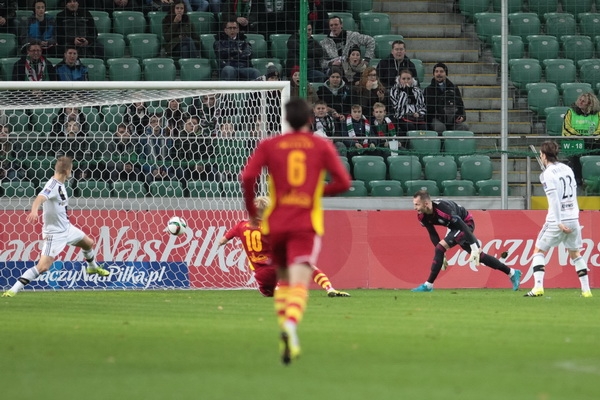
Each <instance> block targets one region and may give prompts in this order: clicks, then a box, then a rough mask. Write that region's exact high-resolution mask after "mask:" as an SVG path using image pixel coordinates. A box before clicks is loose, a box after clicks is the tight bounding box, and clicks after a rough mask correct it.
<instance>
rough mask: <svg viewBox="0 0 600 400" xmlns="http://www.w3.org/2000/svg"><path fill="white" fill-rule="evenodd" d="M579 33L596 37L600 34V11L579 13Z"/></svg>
mask: <svg viewBox="0 0 600 400" xmlns="http://www.w3.org/2000/svg"><path fill="white" fill-rule="evenodd" d="M578 26H579V33H581V34H582V35H584V36H589V37H591V38H595V37H596V36H598V35H600V13H583V14H579V24H578Z"/></svg>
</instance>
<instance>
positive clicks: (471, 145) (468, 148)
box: [442, 131, 477, 163]
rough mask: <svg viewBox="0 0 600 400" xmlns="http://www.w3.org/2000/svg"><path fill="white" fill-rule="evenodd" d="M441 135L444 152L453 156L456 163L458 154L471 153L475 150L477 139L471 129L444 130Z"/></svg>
mask: <svg viewBox="0 0 600 400" xmlns="http://www.w3.org/2000/svg"><path fill="white" fill-rule="evenodd" d="M461 136H462V138H461ZM466 136H468V137H472V138H473V139H470V138H468V137H466ZM442 137H444V153H446V154H449V155H452V156H454V160H455V161H456V162H457V163H458V158H459V157H460V156H463V155H469V154H473V153H475V152H476V151H477V141H476V140H475V138H474V137H475V134H474V133H473V132H472V131H444V132H442Z"/></svg>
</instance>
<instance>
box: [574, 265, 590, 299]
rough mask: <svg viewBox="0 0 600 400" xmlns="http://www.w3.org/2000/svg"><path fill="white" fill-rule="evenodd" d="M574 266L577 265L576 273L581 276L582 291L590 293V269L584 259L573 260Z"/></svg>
mask: <svg viewBox="0 0 600 400" xmlns="http://www.w3.org/2000/svg"><path fill="white" fill-rule="evenodd" d="M573 264H574V265H575V271H576V272H577V276H579V282H580V283H581V291H582V292H589V291H590V280H589V278H588V273H587V272H588V267H587V265H586V264H585V261H584V260H583V257H577V258H576V259H574V260H573Z"/></svg>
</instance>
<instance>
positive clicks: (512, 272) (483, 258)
mask: <svg viewBox="0 0 600 400" xmlns="http://www.w3.org/2000/svg"><path fill="white" fill-rule="evenodd" d="M463 249H464V250H465V251H469V252H470V251H471V248H470V247H469V246H467V247H463ZM479 261H480V262H481V263H482V264H483V265H485V266H486V267H490V268H492V269H497V270H498V271H502V272H504V273H505V274H506V275H508V278H509V279H510V282H511V284H512V288H513V290H518V289H519V285H520V283H521V271H520V270H518V269H514V268H510V267H508V266H507V265H506V264H504V263H503V262H502V261H500V260H498V259H497V258H496V257H494V256H490V255H489V254H487V253H484V252H481V254H480V255H479Z"/></svg>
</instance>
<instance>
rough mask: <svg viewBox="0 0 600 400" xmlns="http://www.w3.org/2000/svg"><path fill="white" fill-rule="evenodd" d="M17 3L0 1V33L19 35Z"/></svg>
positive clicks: (8, 0) (6, 0) (10, 0)
mask: <svg viewBox="0 0 600 400" xmlns="http://www.w3.org/2000/svg"><path fill="white" fill-rule="evenodd" d="M16 16H17V2H16V1H14V0H0V32H1V33H12V34H13V35H16V34H17V23H16Z"/></svg>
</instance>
